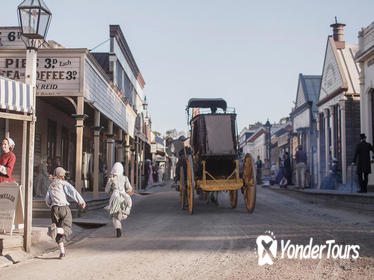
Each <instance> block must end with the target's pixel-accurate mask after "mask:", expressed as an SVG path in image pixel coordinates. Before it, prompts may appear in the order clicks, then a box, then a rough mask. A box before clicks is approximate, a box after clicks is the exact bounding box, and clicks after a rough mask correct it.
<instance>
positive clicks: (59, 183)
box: [45, 167, 86, 259]
mask: <svg viewBox="0 0 374 280" xmlns="http://www.w3.org/2000/svg"><path fill="white" fill-rule="evenodd" d="M54 174H55V177H53V181H52V183H51V184H50V185H49V187H48V191H47V194H46V196H45V202H46V204H47V206H48V207H50V208H51V219H52V224H51V225H50V226H49V227H48V235H49V236H50V237H52V239H54V240H56V242H57V245H58V248H59V249H60V259H62V258H63V257H65V248H64V241H66V237H67V236H69V235H70V234H71V233H72V222H73V219H72V216H71V210H70V208H69V202H68V200H67V196H69V197H70V198H72V199H73V200H74V201H75V202H76V203H78V204H79V205H80V206H81V207H82V208H83V209H84V208H85V207H86V203H85V201H84V199H83V198H82V196H81V195H80V194H79V192H77V190H76V189H75V188H74V186H73V185H71V184H70V183H69V182H67V181H66V180H65V174H66V171H65V169H63V168H62V167H57V168H56V169H55V170H54Z"/></svg>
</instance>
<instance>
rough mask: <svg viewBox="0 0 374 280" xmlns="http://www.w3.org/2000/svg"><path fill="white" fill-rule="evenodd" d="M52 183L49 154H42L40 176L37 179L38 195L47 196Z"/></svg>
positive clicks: (36, 193)
mask: <svg viewBox="0 0 374 280" xmlns="http://www.w3.org/2000/svg"><path fill="white" fill-rule="evenodd" d="M50 183H51V182H50V180H49V174H48V166H47V156H42V158H41V159H40V164H39V172H38V177H37V179H36V188H35V195H36V197H45V195H46V193H47V190H48V186H49V184H50Z"/></svg>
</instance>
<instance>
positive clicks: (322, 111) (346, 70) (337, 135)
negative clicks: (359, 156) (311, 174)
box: [317, 23, 360, 185]
mask: <svg viewBox="0 0 374 280" xmlns="http://www.w3.org/2000/svg"><path fill="white" fill-rule="evenodd" d="M344 26H345V25H344V24H341V23H335V24H332V25H331V27H332V28H333V36H329V37H328V39H327V44H326V51H325V58H324V63H323V72H322V81H321V88H320V92H319V97H318V102H317V106H318V121H317V130H318V142H317V146H318V162H319V166H318V169H319V176H318V182H319V185H320V184H321V181H322V179H323V178H324V177H325V176H326V175H328V171H329V166H330V163H331V161H332V160H333V159H336V160H337V161H338V166H339V168H338V169H339V170H338V172H339V174H340V176H339V177H340V181H341V183H342V184H346V183H347V173H349V174H350V173H351V172H350V170H349V168H351V167H350V163H351V162H352V160H353V157H354V147H355V145H356V144H357V142H358V141H359V134H360V85H359V72H360V70H359V65H358V64H357V63H356V62H355V55H356V53H357V51H358V46H357V45H355V44H346V43H345V42H344V40H343V27H344Z"/></svg>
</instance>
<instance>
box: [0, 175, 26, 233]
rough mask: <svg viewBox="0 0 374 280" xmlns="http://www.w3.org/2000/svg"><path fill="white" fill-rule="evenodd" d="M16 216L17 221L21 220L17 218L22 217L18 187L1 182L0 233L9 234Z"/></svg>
mask: <svg viewBox="0 0 374 280" xmlns="http://www.w3.org/2000/svg"><path fill="white" fill-rule="evenodd" d="M16 215H17V220H22V219H23V217H19V216H20V215H22V216H23V212H22V206H21V199H20V186H18V185H17V184H16V183H14V182H3V183H1V184H0V231H3V232H4V231H5V232H10V233H11V232H12V226H13V224H14V222H15V218H16ZM20 218H21V219H20ZM17 223H19V221H17Z"/></svg>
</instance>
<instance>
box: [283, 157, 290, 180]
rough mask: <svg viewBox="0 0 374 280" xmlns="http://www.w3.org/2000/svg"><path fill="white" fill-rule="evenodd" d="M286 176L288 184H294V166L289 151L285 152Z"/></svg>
mask: <svg viewBox="0 0 374 280" xmlns="http://www.w3.org/2000/svg"><path fill="white" fill-rule="evenodd" d="M283 164H284V176H285V177H286V179H287V184H288V185H292V167H291V160H290V154H289V153H288V152H285V153H284V163H283Z"/></svg>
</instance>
